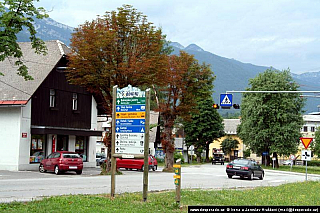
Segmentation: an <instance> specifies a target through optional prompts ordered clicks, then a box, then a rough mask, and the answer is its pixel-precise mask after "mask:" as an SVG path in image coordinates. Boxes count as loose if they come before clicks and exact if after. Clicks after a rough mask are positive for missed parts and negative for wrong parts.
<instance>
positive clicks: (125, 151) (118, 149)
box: [115, 146, 144, 154]
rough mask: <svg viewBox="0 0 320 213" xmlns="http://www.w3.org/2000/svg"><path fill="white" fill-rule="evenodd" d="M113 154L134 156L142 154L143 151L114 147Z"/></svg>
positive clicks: (133, 148) (134, 148) (136, 148)
mask: <svg viewBox="0 0 320 213" xmlns="http://www.w3.org/2000/svg"><path fill="white" fill-rule="evenodd" d="M115 153H116V154H121V153H134V154H144V149H143V147H142V148H139V147H123V146H122V147H115Z"/></svg>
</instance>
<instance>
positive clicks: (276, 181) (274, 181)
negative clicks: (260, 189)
mask: <svg viewBox="0 0 320 213" xmlns="http://www.w3.org/2000/svg"><path fill="white" fill-rule="evenodd" d="M269 182H270V183H280V182H286V180H272V181H269Z"/></svg>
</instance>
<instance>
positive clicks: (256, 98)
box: [238, 69, 305, 166]
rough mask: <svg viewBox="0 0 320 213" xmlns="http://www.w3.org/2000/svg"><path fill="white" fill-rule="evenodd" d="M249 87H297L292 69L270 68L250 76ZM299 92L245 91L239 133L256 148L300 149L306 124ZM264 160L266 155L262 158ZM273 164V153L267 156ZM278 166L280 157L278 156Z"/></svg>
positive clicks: (288, 151)
mask: <svg viewBox="0 0 320 213" xmlns="http://www.w3.org/2000/svg"><path fill="white" fill-rule="evenodd" d="M249 85H250V87H249V88H247V89H246V90H247V91H297V90H298V89H299V86H298V84H297V83H296V82H294V81H293V79H292V77H291V75H290V71H289V70H284V71H282V72H281V71H277V70H273V69H268V70H266V71H265V72H264V73H261V74H259V75H258V76H257V77H255V78H253V79H250V80H249ZM300 95H301V94H299V93H270V92H264V93H245V94H244V95H243V98H242V104H241V124H240V125H239V127H238V133H239V136H240V137H241V138H242V140H243V142H244V143H245V144H246V145H248V146H249V147H250V149H251V151H252V152H254V153H256V154H258V155H262V153H263V152H268V153H272V154H273V157H276V158H277V155H278V154H279V155H289V154H291V153H296V151H297V148H298V145H299V137H300V136H301V134H300V128H301V127H302V125H303V118H302V108H303V106H304V101H305V100H304V99H302V98H301V97H300ZM262 160H263V161H264V158H263V159H262ZM267 164H268V165H269V164H270V156H268V158H267ZM276 166H278V159H277V160H276Z"/></svg>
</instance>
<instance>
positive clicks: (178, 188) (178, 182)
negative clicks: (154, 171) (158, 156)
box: [173, 159, 181, 205]
mask: <svg viewBox="0 0 320 213" xmlns="http://www.w3.org/2000/svg"><path fill="white" fill-rule="evenodd" d="M173 168H174V173H175V175H174V178H175V179H174V184H175V185H176V203H177V204H178V205H180V200H181V159H178V160H177V162H176V164H175V165H173Z"/></svg>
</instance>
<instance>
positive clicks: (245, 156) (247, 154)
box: [243, 149, 251, 158]
mask: <svg viewBox="0 0 320 213" xmlns="http://www.w3.org/2000/svg"><path fill="white" fill-rule="evenodd" d="M250 155H251V152H250V149H246V150H244V151H243V157H244V158H248V157H250Z"/></svg>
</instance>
